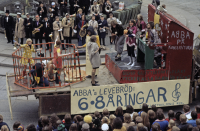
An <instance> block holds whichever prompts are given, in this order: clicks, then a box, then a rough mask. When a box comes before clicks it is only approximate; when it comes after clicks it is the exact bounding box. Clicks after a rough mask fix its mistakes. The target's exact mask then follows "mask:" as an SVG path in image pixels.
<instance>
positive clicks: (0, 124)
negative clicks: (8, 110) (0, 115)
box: [0, 122, 10, 131]
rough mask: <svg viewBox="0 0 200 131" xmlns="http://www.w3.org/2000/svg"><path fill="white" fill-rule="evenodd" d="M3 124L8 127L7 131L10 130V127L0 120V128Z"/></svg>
mask: <svg viewBox="0 0 200 131" xmlns="http://www.w3.org/2000/svg"><path fill="white" fill-rule="evenodd" d="M3 125H6V126H7V127H8V129H9V131H10V128H9V126H8V124H7V123H5V122H1V123H0V129H1V127H2V126H3Z"/></svg>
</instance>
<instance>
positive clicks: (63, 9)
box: [58, 0, 67, 16]
mask: <svg viewBox="0 0 200 131" xmlns="http://www.w3.org/2000/svg"><path fill="white" fill-rule="evenodd" d="M58 3H59V4H60V16H63V13H64V14H65V13H67V0H58Z"/></svg>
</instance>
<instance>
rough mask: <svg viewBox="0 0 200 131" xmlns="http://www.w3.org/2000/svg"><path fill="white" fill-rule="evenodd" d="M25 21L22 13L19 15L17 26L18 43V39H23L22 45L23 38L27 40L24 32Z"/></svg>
mask: <svg viewBox="0 0 200 131" xmlns="http://www.w3.org/2000/svg"><path fill="white" fill-rule="evenodd" d="M24 29H25V28H24V19H23V18H21V13H17V20H16V25H15V37H16V40H17V42H18V39H21V43H20V44H23V40H24V39H23V38H25V31H24Z"/></svg>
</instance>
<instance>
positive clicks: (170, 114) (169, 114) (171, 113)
mask: <svg viewBox="0 0 200 131" xmlns="http://www.w3.org/2000/svg"><path fill="white" fill-rule="evenodd" d="M174 116H175V115H174V111H173V110H169V112H168V117H169V120H170V119H174Z"/></svg>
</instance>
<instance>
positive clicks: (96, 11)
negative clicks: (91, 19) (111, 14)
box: [90, 0, 100, 21]
mask: <svg viewBox="0 0 200 131" xmlns="http://www.w3.org/2000/svg"><path fill="white" fill-rule="evenodd" d="M99 13H100V8H99V5H97V0H94V1H93V5H92V6H91V8H90V14H91V15H95V20H96V21H98V20H99V19H100V16H99Z"/></svg>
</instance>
